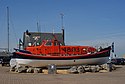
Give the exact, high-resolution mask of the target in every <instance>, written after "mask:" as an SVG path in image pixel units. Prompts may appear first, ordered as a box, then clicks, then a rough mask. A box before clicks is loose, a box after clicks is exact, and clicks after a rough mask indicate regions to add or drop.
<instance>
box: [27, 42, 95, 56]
mask: <svg viewBox="0 0 125 84" xmlns="http://www.w3.org/2000/svg"><path fill="white" fill-rule="evenodd" d="M25 50H27V51H30V52H31V53H32V54H35V55H55V56H57V55H61V56H64V55H83V54H88V53H94V52H95V51H96V49H95V48H93V47H90V46H68V45H67V46H65V45H62V44H61V43H60V42H59V41H57V40H44V41H43V42H42V43H41V45H38V46H36V45H31V46H28V47H26V48H25Z"/></svg>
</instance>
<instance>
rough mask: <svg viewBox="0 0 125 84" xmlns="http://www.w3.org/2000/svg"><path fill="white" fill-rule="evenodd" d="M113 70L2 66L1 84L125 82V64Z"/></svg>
mask: <svg viewBox="0 0 125 84" xmlns="http://www.w3.org/2000/svg"><path fill="white" fill-rule="evenodd" d="M117 67H118V68H117V69H116V70H115V71H112V72H105V73H83V74H41V73H38V74H34V73H11V72H9V67H1V66H0V84H125V66H121V65H120V66H117Z"/></svg>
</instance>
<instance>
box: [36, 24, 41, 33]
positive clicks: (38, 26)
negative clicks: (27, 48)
mask: <svg viewBox="0 0 125 84" xmlns="http://www.w3.org/2000/svg"><path fill="white" fill-rule="evenodd" d="M37 31H38V32H40V31H41V30H40V24H39V22H37Z"/></svg>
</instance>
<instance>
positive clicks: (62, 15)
mask: <svg viewBox="0 0 125 84" xmlns="http://www.w3.org/2000/svg"><path fill="white" fill-rule="evenodd" d="M60 15H61V25H62V29H64V26H63V17H64V14H63V13H60Z"/></svg>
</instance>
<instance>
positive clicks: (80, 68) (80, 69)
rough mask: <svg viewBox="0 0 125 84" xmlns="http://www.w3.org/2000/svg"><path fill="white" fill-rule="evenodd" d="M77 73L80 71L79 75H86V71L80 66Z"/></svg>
mask: <svg viewBox="0 0 125 84" xmlns="http://www.w3.org/2000/svg"><path fill="white" fill-rule="evenodd" d="M77 71H78V73H79V74H81V73H85V69H84V67H83V66H79V67H78V68H77Z"/></svg>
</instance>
